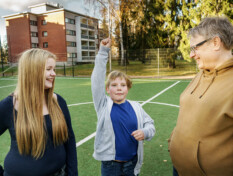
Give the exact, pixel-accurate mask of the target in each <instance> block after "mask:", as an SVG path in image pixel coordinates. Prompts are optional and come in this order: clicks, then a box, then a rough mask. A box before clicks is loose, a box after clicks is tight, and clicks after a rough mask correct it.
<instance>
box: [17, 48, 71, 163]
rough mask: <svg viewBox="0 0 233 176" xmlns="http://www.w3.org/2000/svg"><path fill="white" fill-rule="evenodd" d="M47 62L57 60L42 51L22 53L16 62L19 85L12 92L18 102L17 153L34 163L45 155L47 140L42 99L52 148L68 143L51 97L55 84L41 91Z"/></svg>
mask: <svg viewBox="0 0 233 176" xmlns="http://www.w3.org/2000/svg"><path fill="white" fill-rule="evenodd" d="M48 58H52V59H54V60H56V56H55V55H54V54H52V53H50V52H49V51H46V50H43V49H29V50H27V51H25V52H24V53H23V54H22V55H21V57H20V59H19V66H18V84H17V87H16V90H15V92H14V97H15V100H16V101H17V102H18V108H17V117H16V116H15V112H14V122H15V130H16V140H17V144H18V149H19V153H20V154H26V155H31V156H33V157H34V158H36V159H38V158H40V157H42V156H43V155H44V151H45V148H46V143H47V137H48V136H47V128H46V122H45V119H44V116H43V102H44V98H45V102H46V105H47V107H48V112H49V115H50V119H51V122H52V132H53V142H54V145H55V146H57V145H59V144H62V143H64V142H65V141H67V140H68V129H67V124H66V121H65V118H64V115H63V113H62V110H61V108H60V106H59V105H58V102H57V100H56V98H54V96H53V90H54V82H55V80H54V82H53V86H52V88H50V89H46V90H45V89H44V82H45V76H44V75H45V66H46V62H47V59H48Z"/></svg>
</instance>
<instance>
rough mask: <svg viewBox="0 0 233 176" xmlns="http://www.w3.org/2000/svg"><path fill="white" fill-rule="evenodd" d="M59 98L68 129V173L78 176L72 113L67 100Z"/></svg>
mask: <svg viewBox="0 0 233 176" xmlns="http://www.w3.org/2000/svg"><path fill="white" fill-rule="evenodd" d="M58 98H59V99H60V100H59V105H60V106H61V109H62V112H63V113H64V116H65V120H66V124H67V127H68V141H66V142H65V144H64V146H65V149H66V172H67V175H68V176H78V161H77V151H76V141H75V136H74V132H73V128H72V125H71V118H70V112H69V109H68V107H67V104H66V102H65V100H64V99H63V98H62V97H60V96H59V95H58Z"/></svg>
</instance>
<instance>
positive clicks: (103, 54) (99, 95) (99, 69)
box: [91, 46, 110, 114]
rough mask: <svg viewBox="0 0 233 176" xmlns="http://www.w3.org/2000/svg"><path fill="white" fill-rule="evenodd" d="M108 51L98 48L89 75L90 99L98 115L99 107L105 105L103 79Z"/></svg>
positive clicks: (104, 48)
mask: <svg viewBox="0 0 233 176" xmlns="http://www.w3.org/2000/svg"><path fill="white" fill-rule="evenodd" d="M109 50H110V49H109V48H107V47H104V46H101V47H100V50H99V52H98V54H97V56H96V58H95V66H94V69H93V72H92V75H91V91H92V98H93V102H94V106H95V110H96V112H97V114H98V113H99V111H100V109H101V107H103V106H104V104H105V103H106V94H105V77H106V65H107V62H108V52H109Z"/></svg>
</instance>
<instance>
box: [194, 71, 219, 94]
mask: <svg viewBox="0 0 233 176" xmlns="http://www.w3.org/2000/svg"><path fill="white" fill-rule="evenodd" d="M203 72H204V71H202V74H201V76H200V79H199V80H198V83H197V85H196V86H195V88H194V89H193V91H192V92H191V94H193V92H194V91H195V90H196V89H197V87H198V86H199V84H200V81H201V77H202V76H203ZM216 76H217V70H215V71H214V73H213V77H212V80H211V81H210V83H209V85H208V86H207V88H206V89H205V91H204V92H203V93H202V94H201V95H200V96H199V98H202V97H203V96H204V94H205V93H206V92H207V90H208V89H209V87H210V86H211V85H212V84H213V82H214V79H215V78H216Z"/></svg>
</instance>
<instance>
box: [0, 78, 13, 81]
mask: <svg viewBox="0 0 233 176" xmlns="http://www.w3.org/2000/svg"><path fill="white" fill-rule="evenodd" d="M12 80H17V79H16V78H0V81H12Z"/></svg>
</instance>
